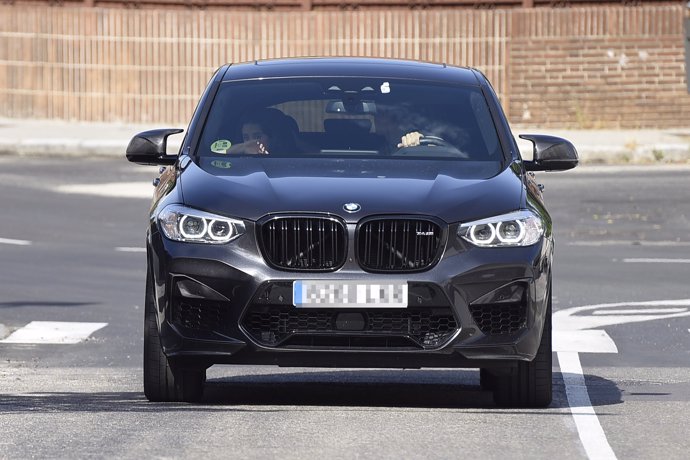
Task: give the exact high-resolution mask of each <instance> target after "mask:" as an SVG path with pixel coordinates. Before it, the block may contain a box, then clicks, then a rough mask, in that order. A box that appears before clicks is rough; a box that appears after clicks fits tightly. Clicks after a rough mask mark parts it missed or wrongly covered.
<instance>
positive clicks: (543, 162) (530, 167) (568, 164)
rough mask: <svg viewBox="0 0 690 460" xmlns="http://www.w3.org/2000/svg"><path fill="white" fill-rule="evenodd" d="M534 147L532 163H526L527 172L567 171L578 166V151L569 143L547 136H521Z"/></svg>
mask: <svg viewBox="0 0 690 460" xmlns="http://www.w3.org/2000/svg"><path fill="white" fill-rule="evenodd" d="M520 139H525V140H527V141H530V142H531V143H532V145H533V146H534V156H533V158H532V161H524V162H523V163H524V165H525V169H526V170H527V171H566V170H568V169H573V168H574V167H575V166H577V164H578V161H579V160H578V156H577V150H575V146H574V145H573V144H571V143H570V142H569V141H567V140H565V139H562V138H560V137H555V136H547V135H545V134H521V135H520Z"/></svg>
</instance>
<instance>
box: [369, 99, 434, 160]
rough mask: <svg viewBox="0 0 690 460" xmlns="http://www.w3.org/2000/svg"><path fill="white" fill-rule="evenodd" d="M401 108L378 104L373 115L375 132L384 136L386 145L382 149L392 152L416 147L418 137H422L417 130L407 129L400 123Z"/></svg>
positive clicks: (418, 141) (418, 140)
mask: <svg viewBox="0 0 690 460" xmlns="http://www.w3.org/2000/svg"><path fill="white" fill-rule="evenodd" d="M403 110H404V109H403V108H393V107H387V106H385V105H379V106H378V107H377V110H376V116H375V117H374V123H375V126H376V133H377V134H380V135H381V136H383V137H384V139H385V142H386V147H385V148H383V149H382V150H383V151H386V152H387V153H393V152H395V151H396V150H398V149H401V148H406V147H417V146H418V145H419V144H420V139H421V138H423V137H424V135H423V134H422V133H420V132H419V131H416V130H413V131H409V130H407V129H405V126H404V125H403V123H402V118H403V116H402V111H403Z"/></svg>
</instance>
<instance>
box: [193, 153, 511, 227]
mask: <svg viewBox="0 0 690 460" xmlns="http://www.w3.org/2000/svg"><path fill="white" fill-rule="evenodd" d="M180 186H181V187H182V196H183V199H184V203H185V204H186V205H187V206H191V207H193V208H197V209H202V210H205V211H208V212H213V213H216V214H221V215H225V216H232V217H238V218H242V219H248V220H252V221H256V220H259V219H260V218H261V217H263V216H265V215H267V214H274V213H327V214H334V215H337V216H340V217H342V218H343V219H344V220H346V221H348V222H357V221H358V220H360V219H361V218H362V217H365V216H368V215H374V214H379V215H380V214H420V215H427V216H435V217H439V218H441V219H443V220H444V221H446V222H448V223H452V222H460V221H468V220H473V219H477V218H482V217H489V216H491V215H498V214H502V213H505V212H509V211H513V210H515V209H518V208H520V207H521V202H522V189H523V186H522V181H521V180H520V177H519V176H518V175H516V174H515V173H514V172H513V170H512V169H511V168H506V169H504V170H502V171H500V170H499V167H498V165H497V163H493V162H467V161H448V160H445V161H444V160H438V161H432V160H411V159H405V160H398V161H396V160H393V159H381V160H370V159H318V160H315V159H305V158H293V159H287V158H285V159H281V158H262V157H251V158H247V157H237V158H229V157H228V159H222V160H218V159H217V158H216V159H213V158H203V159H201V166H199V165H197V164H196V163H193V162H191V163H189V165H188V166H187V168H186V169H185V170H184V171H183V173H182V174H181V176H180ZM346 203H357V204H359V205H360V206H361V210H360V211H358V212H356V213H352V214H351V213H348V212H346V211H345V210H344V208H343V206H344V205H345V204H346Z"/></svg>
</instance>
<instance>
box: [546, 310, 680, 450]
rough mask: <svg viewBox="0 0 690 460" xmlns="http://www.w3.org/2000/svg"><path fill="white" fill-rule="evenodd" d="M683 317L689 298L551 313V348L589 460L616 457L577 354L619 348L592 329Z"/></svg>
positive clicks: (609, 338) (612, 351) (605, 335)
mask: <svg viewBox="0 0 690 460" xmlns="http://www.w3.org/2000/svg"><path fill="white" fill-rule="evenodd" d="M684 316H690V299H681V300H654V301H650V302H619V303H608V304H597V305H585V306H582V307H574V308H566V309H564V310H558V311H556V312H555V313H554V314H553V330H554V334H553V351H555V352H556V354H557V356H558V365H559V367H560V370H561V374H562V375H563V383H564V384H565V392H566V396H567V398H568V405H569V406H570V412H571V414H572V415H573V420H574V421H575V426H576V427H577V432H578V435H579V436H580V441H581V442H582V445H583V447H584V448H585V452H586V453H587V456H588V457H589V458H590V459H615V458H616V455H615V453H614V452H613V449H611V445H610V444H609V443H608V440H607V439H606V434H605V433H604V430H603V429H602V427H601V423H599V419H598V418H597V414H596V412H595V411H594V408H593V407H592V402H591V401H590V399H589V393H588V392H587V385H586V382H585V378H584V374H583V372H582V365H581V364H580V356H579V353H618V348H617V347H616V344H615V343H614V341H613V340H612V339H611V337H610V336H609V335H608V334H607V333H606V331H604V330H601V329H594V328H597V327H604V326H611V325H615V324H624V323H635V322H641V321H653V320H657V319H666V318H679V317H684ZM688 332H690V329H688Z"/></svg>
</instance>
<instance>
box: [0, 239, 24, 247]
mask: <svg viewBox="0 0 690 460" xmlns="http://www.w3.org/2000/svg"><path fill="white" fill-rule="evenodd" d="M0 244H14V245H15V246H29V245H30V244H31V241H28V240H13V239H11V238H0Z"/></svg>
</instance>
